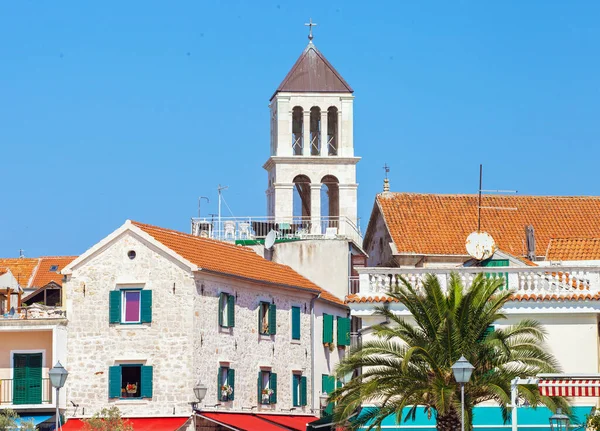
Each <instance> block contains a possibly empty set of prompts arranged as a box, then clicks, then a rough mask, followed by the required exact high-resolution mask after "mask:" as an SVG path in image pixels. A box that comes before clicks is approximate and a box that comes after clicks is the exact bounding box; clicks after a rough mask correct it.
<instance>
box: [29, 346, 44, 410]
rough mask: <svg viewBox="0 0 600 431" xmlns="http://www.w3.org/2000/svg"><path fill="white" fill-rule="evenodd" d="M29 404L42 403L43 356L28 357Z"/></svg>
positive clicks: (32, 355)
mask: <svg viewBox="0 0 600 431" xmlns="http://www.w3.org/2000/svg"><path fill="white" fill-rule="evenodd" d="M27 359H28V362H29V363H28V364H27V379H28V384H27V389H28V391H27V392H28V393H27V404H41V403H42V354H41V353H34V354H29V355H27Z"/></svg>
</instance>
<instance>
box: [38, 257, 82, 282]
mask: <svg viewBox="0 0 600 431" xmlns="http://www.w3.org/2000/svg"><path fill="white" fill-rule="evenodd" d="M76 258H77V256H44V257H40V258H39V264H38V266H37V268H36V269H35V271H34V273H33V277H32V280H31V283H30V284H29V287H43V286H45V285H47V284H48V283H50V282H51V281H53V282H55V283H56V284H58V285H59V286H62V275H61V274H60V271H61V270H62V269H63V268H64V267H65V266H67V265H68V264H69V263H71V262H72V261H73V260H75V259H76ZM53 266H56V269H55V270H53V271H50V269H51V268H52V267H53Z"/></svg>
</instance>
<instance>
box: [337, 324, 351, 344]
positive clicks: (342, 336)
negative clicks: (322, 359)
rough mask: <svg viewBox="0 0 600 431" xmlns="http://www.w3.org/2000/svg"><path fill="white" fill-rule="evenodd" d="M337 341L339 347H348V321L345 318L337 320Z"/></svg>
mask: <svg viewBox="0 0 600 431" xmlns="http://www.w3.org/2000/svg"><path fill="white" fill-rule="evenodd" d="M337 339H338V345H339V346H349V345H350V319H349V318H347V317H338V318H337Z"/></svg>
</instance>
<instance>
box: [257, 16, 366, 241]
mask: <svg viewBox="0 0 600 431" xmlns="http://www.w3.org/2000/svg"><path fill="white" fill-rule="evenodd" d="M309 25H310V26H311V32H310V34H309V43H308V45H307V46H306V48H305V49H304V51H303V52H302V54H301V55H300V57H299V58H298V60H297V61H296V63H295V64H294V66H293V67H292V69H291V70H290V71H289V73H288V74H287V76H286V77H285V79H284V80H283V82H282V83H281V84H280V85H279V87H278V88H277V90H276V91H275V93H274V94H273V96H272V97H271V100H270V105H269V107H270V113H271V151H270V157H269V159H268V160H267V162H266V163H265V164H264V166H263V167H264V168H265V169H266V170H267V172H268V188H267V192H266V194H267V211H268V215H269V216H272V217H274V218H275V220H276V221H278V222H288V223H298V221H299V220H301V221H302V222H303V223H304V222H305V221H309V222H310V223H305V225H307V226H311V228H310V229H311V231H312V232H311V233H318V234H324V233H325V232H324V230H325V229H326V227H332V226H333V227H335V228H337V229H338V232H339V231H340V230H342V229H343V225H346V224H348V223H349V224H350V225H354V226H355V225H356V223H357V189H358V184H357V183H356V164H357V163H358V161H359V160H360V157H355V156H354V136H353V102H354V96H353V92H354V90H352V88H351V87H350V85H348V83H347V82H346V81H345V80H344V78H342V76H341V75H340V74H339V73H338V72H337V71H336V70H335V69H334V67H333V66H332V65H331V64H330V63H329V61H327V59H326V58H325V57H324V56H323V54H321V52H319V50H318V49H317V48H316V46H315V45H314V44H313V41H312V25H314V24H312V22H311V24H309ZM339 233H343V232H339Z"/></svg>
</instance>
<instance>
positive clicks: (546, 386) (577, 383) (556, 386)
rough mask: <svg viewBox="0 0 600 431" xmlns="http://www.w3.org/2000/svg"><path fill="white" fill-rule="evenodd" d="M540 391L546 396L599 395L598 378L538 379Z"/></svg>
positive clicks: (599, 383) (599, 385)
mask: <svg viewBox="0 0 600 431" xmlns="http://www.w3.org/2000/svg"><path fill="white" fill-rule="evenodd" d="M538 387H539V388H540V393H541V394H542V395H543V396H546V397H557V396H558V397H600V380H598V379H595V380H575V379H570V380H540V381H539V382H538Z"/></svg>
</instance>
